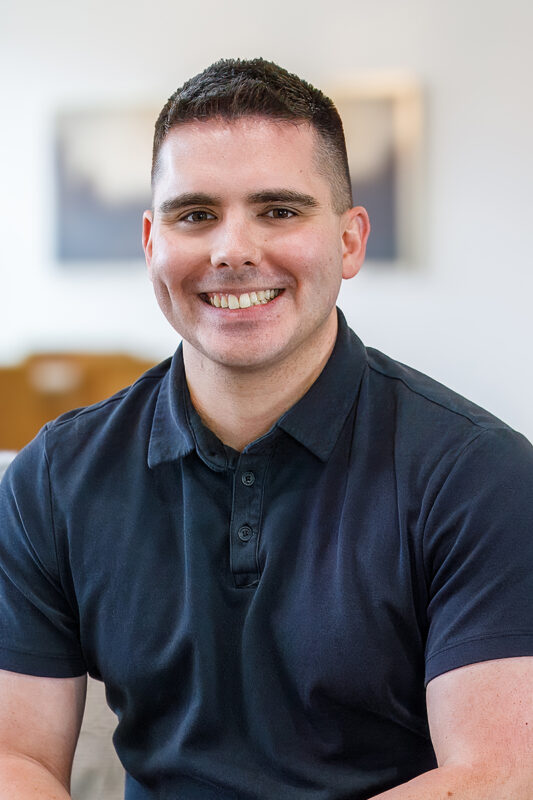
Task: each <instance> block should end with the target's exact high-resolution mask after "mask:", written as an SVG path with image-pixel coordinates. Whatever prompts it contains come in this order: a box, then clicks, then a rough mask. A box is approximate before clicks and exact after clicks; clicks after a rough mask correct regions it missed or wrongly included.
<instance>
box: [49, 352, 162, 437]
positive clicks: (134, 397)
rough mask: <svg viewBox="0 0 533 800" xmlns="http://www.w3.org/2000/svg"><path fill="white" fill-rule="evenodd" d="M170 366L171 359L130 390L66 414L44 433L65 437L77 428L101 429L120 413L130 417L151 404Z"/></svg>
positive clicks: (145, 375)
mask: <svg viewBox="0 0 533 800" xmlns="http://www.w3.org/2000/svg"><path fill="white" fill-rule="evenodd" d="M171 363H172V359H171V358H167V359H165V361H162V362H161V363H160V364H157V365H156V366H155V367H152V368H151V369H149V370H148V371H147V372H145V373H144V374H143V375H141V376H140V377H139V378H138V379H137V380H136V381H135V382H134V383H132V384H131V386H126V387H124V388H123V389H120V390H119V391H118V392H116V393H115V394H113V395H111V396H110V397H107V398H106V399H105V400H101V401H100V402H98V403H94V404H93V405H90V406H84V407H82V408H75V409H72V410H71V411H67V412H66V413H65V414H61V416H59V417H57V418H56V419H55V420H52V421H51V422H48V423H47V424H46V425H45V428H44V429H43V430H45V431H46V432H47V433H48V434H50V435H52V436H55V435H65V434H67V433H68V432H69V431H70V430H72V429H74V428H76V427H79V426H83V427H91V426H95V427H100V426H102V425H103V424H105V423H106V421H107V420H108V419H109V418H112V417H114V416H120V415H121V414H123V413H126V414H131V413H132V412H135V411H140V410H141V409H142V408H143V407H144V406H145V405H146V404H147V403H150V400H151V399H152V398H154V396H155V397H156V396H157V392H158V391H159V388H160V386H161V383H162V381H163V380H164V378H165V376H166V375H167V374H168V372H169V369H170V365H171Z"/></svg>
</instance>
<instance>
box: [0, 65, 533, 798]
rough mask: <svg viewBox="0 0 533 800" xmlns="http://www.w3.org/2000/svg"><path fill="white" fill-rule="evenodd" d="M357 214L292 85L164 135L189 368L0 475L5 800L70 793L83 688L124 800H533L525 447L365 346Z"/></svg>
mask: <svg viewBox="0 0 533 800" xmlns="http://www.w3.org/2000/svg"><path fill="white" fill-rule="evenodd" d="M349 187H350V183H349V176H348V169H347V161H346V153H345V147H344V140H343V136H342V126H341V123H340V120H339V118H338V115H337V113H336V111H335V109H334V107H333V106H332V104H331V102H330V101H329V100H328V99H327V98H325V97H324V96H323V95H322V94H321V93H320V92H319V91H317V90H316V89H313V88H312V87H310V86H309V85H308V84H306V83H305V82H302V81H301V80H300V79H298V78H296V77H295V76H291V75H289V74H288V73H287V72H285V71H284V70H282V69H280V68H279V67H277V66H275V65H273V64H269V63H267V62H264V61H262V60H255V61H250V62H239V61H225V62H219V63H217V64H214V65H213V66H212V67H210V68H208V69H207V70H205V71H204V72H203V73H202V74H201V75H199V76H196V77H195V78H193V79H192V80H191V81H189V82H188V83H186V84H185V85H184V86H183V87H182V88H181V89H180V90H178V91H177V92H176V93H175V95H173V96H172V97H171V98H170V100H169V102H168V103H167V105H166V106H165V108H164V109H163V111H162V113H161V115H160V117H159V120H158V122H157V125H156V133H155V141H154V158H153V208H152V210H151V211H147V212H146V213H145V215H144V230H143V243H144V249H145V253H146V261H147V265H148V271H149V275H150V278H151V280H152V282H153V285H154V289H155V293H156V296H157V299H158V302H159V304H160V306H161V308H162V310H163V313H164V314H165V316H166V317H167V318H168V320H169V321H170V323H171V324H172V325H173V326H174V327H175V329H176V330H177V331H178V333H179V334H181V336H182V337H183V344H182V347H180V348H179V349H178V351H177V353H176V354H175V356H174V358H173V359H172V360H169V361H167V362H164V363H163V364H161V365H160V366H159V367H156V368H154V369H153V370H151V371H150V372H148V373H147V374H146V375H145V376H143V377H142V378H141V379H140V380H139V381H138V382H137V383H136V384H134V386H133V387H131V388H129V389H127V390H124V391H123V392H120V393H119V394H118V395H116V396H115V397H113V398H110V399H109V400H107V401H105V402H104V403H100V404H99V405H97V406H94V407H91V408H88V409H84V410H81V411H80V410H78V411H75V412H72V413H69V414H67V415H64V416H63V417H62V418H60V419H59V421H56V422H54V423H51V424H49V425H48V426H47V427H46V429H45V430H43V431H42V432H41V433H40V434H39V436H38V437H37V438H36V439H35V440H34V442H32V443H31V444H30V445H29V446H28V447H27V448H26V449H25V450H24V451H23V453H22V454H21V455H20V456H19V457H18V458H17V460H16V461H15V462H14V464H13V465H12V467H11V468H10V469H9V470H8V473H7V474H6V478H5V480H4V482H3V484H2V498H1V506H0V509H1V516H0V523H1V526H2V528H1V531H2V536H1V542H2V545H1V552H0V559H1V560H0V563H1V564H2V572H1V575H2V580H1V584H0V585H1V591H2V604H3V605H2V617H1V626H0V630H1V637H0V642H1V650H0V659H1V660H0V666H1V667H2V668H3V669H4V672H3V673H2V677H1V681H0V692H1V698H2V702H1V704H0V709H1V711H0V743H1V753H2V756H1V759H0V764H1V767H0V769H1V772H2V787H3V788H2V789H0V798H4V797H6V798H7V797H9V798H13V797H17V798H20V800H23V798H30V797H31V798H34V797H38V798H47V800H48V798H55V799H57V800H60V799H61V800H64V798H67V797H68V780H69V769H70V764H71V759H72V752H73V749H74V746H75V741H76V735H77V731H78V729H79V724H80V719H81V715H82V708H83V695H84V680H85V678H84V675H85V673H86V672H89V673H90V674H91V675H93V676H95V677H97V678H100V679H102V680H103V681H104V682H105V684H106V690H107V696H108V701H109V704H110V706H111V707H112V708H113V710H114V711H115V712H116V713H117V715H118V721H119V722H118V728H117V731H116V734H115V745H116V748H117V752H118V754H119V755H120V757H121V760H122V762H123V764H124V766H125V768H126V771H127V785H126V797H127V798H128V800H148V799H149V798H160V799H162V798H165V799H166V798H168V799H169V800H170V798H172V799H173V800H175V799H177V798H180V800H181V799H183V800H189V798H202V800H209V799H210V798H226V799H227V800H229V798H234V799H235V798H238V800H251V799H252V798H254V799H257V798H268V799H269V800H270V799H272V800H277V799H278V798H287V799H291V800H292V799H293V798H294V799H296V798H298V800H304V798H313V800H319V798H320V800H322V799H323V800H326V798H328V800H341V798H342V799H343V800H347V798H350V799H351V800H363V799H365V800H368V799H369V798H374V800H377V799H378V798H379V800H418V798H421V799H422V800H441V798H449V797H453V798H456V800H511V798H512V800H528V799H529V798H531V797H532V796H533V766H532V765H533V758H532V756H533V744H532V735H533V713H532V711H533V692H532V688H531V687H532V677H533V666H532V664H533V659H532V656H533V596H532V595H533V593H532V591H531V569H532V567H533V537H532V536H531V524H532V522H533V511H532V504H531V495H532V477H533V456H532V449H531V447H530V445H529V444H528V443H527V442H526V440H525V439H524V438H523V437H521V436H520V435H519V434H516V433H515V432H514V431H512V430H510V429H509V428H508V427H507V426H506V425H504V424H503V423H501V422H499V421H498V420H496V419H495V418H494V417H492V416H491V415H490V414H488V413H487V412H485V411H483V410H482V409H479V408H478V407H476V406H474V405H472V404H471V403H469V402H468V401H466V400H464V399H463V398H461V397H458V396H457V395H455V394H453V393H452V392H450V391H449V390H447V389H445V388H444V387H442V386H441V385H439V384H437V383H435V382H434V381H431V380H430V379H429V378H426V377H425V376H423V375H421V374H420V373H417V372H416V371H414V370H412V369H409V368H407V367H404V366H402V365H400V364H398V363H396V362H394V361H392V360H391V359H389V358H387V357H386V356H384V355H383V354H381V353H378V352H377V351H374V350H371V349H365V347H364V346H363V345H362V343H361V342H360V341H359V339H357V337H356V336H355V334H353V333H352V332H351V331H350V330H349V328H348V327H347V325H346V322H345V321H344V318H343V317H342V315H341V314H340V312H337V310H336V308H335V302H336V298H337V294H338V290H339V285H340V282H341V280H342V279H343V278H345V279H347V278H351V277H353V276H354V275H356V273H357V272H358V270H359V268H360V267H361V264H362V262H363V259H364V254H365V243H366V240H367V236H368V233H369V221H368V217H367V214H366V212H365V210H364V209H363V208H361V207H355V208H352V202H351V197H350V188H349ZM426 686H427V689H426Z"/></svg>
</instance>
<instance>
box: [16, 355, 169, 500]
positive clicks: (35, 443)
mask: <svg viewBox="0 0 533 800" xmlns="http://www.w3.org/2000/svg"><path fill="white" fill-rule="evenodd" d="M171 363H172V359H171V358H168V359H166V360H165V361H163V362H161V363H160V364H158V365H156V366H155V367H152V368H151V369H150V370H148V371H147V372H145V373H144V374H143V375H141V376H140V377H139V378H138V379H137V380H136V381H135V382H134V383H133V384H132V385H131V386H127V387H125V388H123V389H121V390H120V391H118V392H116V394H114V395H112V396H111V397H108V398H106V399H105V400H102V401H100V402H99V403H95V404H93V405H90V406H85V407H82V408H76V409H73V410H71V411H68V412H66V413H65V414H62V415H61V416H59V417H57V418H56V419H54V420H52V421H50V422H48V423H46V425H45V426H44V427H43V428H42V429H41V430H40V431H39V433H38V434H37V436H36V437H35V438H34V439H33V440H32V441H31V442H30V443H29V444H27V445H26V447H24V448H23V449H22V450H21V451H20V453H18V455H17V456H16V458H15V459H14V461H13V462H12V463H11V465H10V466H9V467H8V470H7V472H6V476H5V479H4V481H3V483H4V482H5V484H6V485H7V484H8V483H11V481H14V485H15V486H16V485H20V482H21V481H22V482H25V481H26V480H27V481H29V482H30V483H31V482H32V481H34V480H35V475H37V474H42V475H43V476H45V475H47V476H51V475H52V473H53V474H54V477H55V478H56V479H57V478H58V477H61V478H62V479H67V478H69V480H74V478H75V475H78V476H80V475H83V474H85V472H86V470H87V469H88V468H89V466H90V465H91V464H94V465H97V467H101V466H102V463H105V462H106V461H109V458H110V456H112V455H113V454H117V455H118V454H122V455H123V457H124V458H127V457H128V453H129V454H130V455H131V449H132V447H133V448H139V447H141V448H142V449H143V450H145V449H146V446H147V445H146V442H147V439H148V438H149V436H150V431H151V427H152V422H153V416H154V409H155V405H156V402H157V397H158V395H159V391H160V389H161V386H162V384H163V382H164V381H165V379H167V380H168V374H169V370H170V365H171ZM97 467H95V468H97Z"/></svg>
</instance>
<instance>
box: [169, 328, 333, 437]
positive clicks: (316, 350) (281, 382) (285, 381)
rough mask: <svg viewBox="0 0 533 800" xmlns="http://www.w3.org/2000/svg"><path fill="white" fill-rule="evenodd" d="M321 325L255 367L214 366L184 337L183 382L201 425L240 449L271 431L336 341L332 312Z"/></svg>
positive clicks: (314, 376)
mask: <svg viewBox="0 0 533 800" xmlns="http://www.w3.org/2000/svg"><path fill="white" fill-rule="evenodd" d="M324 328H325V329H324V330H323V331H320V334H319V337H318V339H317V338H314V339H313V341H312V342H311V343H310V344H307V343H306V345H305V346H304V347H303V348H302V349H299V350H298V351H297V352H294V353H292V354H291V355H290V356H289V357H288V358H286V359H284V360H283V361H282V362H280V363H272V364H270V365H266V366H262V367H261V368H260V369H257V370H250V369H242V368H235V367H228V366H224V365H220V364H216V363H214V362H212V361H210V360H209V359H208V358H207V357H205V356H204V355H203V354H202V353H200V352H199V351H198V350H196V349H195V348H193V347H192V346H191V345H190V344H189V343H188V342H186V341H184V342H183V361H184V366H185V375H186V378H187V385H188V387H189V393H190V396H191V401H192V404H193V405H194V407H195V408H196V410H197V412H198V414H199V415H200V418H201V420H202V422H203V423H204V425H206V426H207V427H208V428H209V429H210V430H211V431H212V432H213V433H214V434H215V435H216V436H218V438H219V439H220V440H221V441H222V442H223V443H224V444H226V445H229V446H230V447H233V448H234V449H235V450H239V451H241V450H243V448H244V447H246V445H248V444H250V442H253V441H255V439H258V438H259V437H260V436H262V435H263V434H265V433H266V432H267V431H268V430H270V428H271V427H272V425H273V424H274V423H275V422H276V420H278V419H279V418H280V417H281V416H282V414H284V413H285V411H288V409H289V408H291V406H293V405H294V404H295V403H296V402H297V401H298V400H299V399H300V398H301V397H303V395H304V394H305V393H306V392H307V390H308V389H309V388H310V387H311V386H312V384H313V383H314V382H315V381H316V379H317V378H318V376H319V375H320V373H321V372H322V370H323V369H324V367H325V365H326V363H327V361H328V359H329V357H330V355H331V352H332V350H333V347H334V345H335V339H336V335H337V316H336V313H335V315H334V316H333V317H332V318H331V321H328V324H326V325H325V326H324Z"/></svg>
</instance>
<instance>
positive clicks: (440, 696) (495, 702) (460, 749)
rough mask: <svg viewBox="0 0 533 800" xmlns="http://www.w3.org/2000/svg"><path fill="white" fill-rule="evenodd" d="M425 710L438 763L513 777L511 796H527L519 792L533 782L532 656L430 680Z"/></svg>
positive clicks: (461, 670) (503, 778)
mask: <svg viewBox="0 0 533 800" xmlns="http://www.w3.org/2000/svg"><path fill="white" fill-rule="evenodd" d="M427 710H428V718H429V725H430V731H431V739H432V742H433V746H434V749H435V753H436V756H437V761H438V764H439V766H448V765H458V766H460V765H464V766H467V767H470V766H473V767H476V768H477V767H479V768H480V769H481V770H483V771H484V773H485V774H487V773H492V774H494V776H495V780H500V779H502V780H512V781H514V780H515V779H516V781H517V783H516V787H517V788H516V795H513V796H516V797H517V800H518V798H519V797H520V798H521V797H526V795H525V794H520V792H523V791H524V790H525V789H524V787H526V788H527V787H531V785H532V782H533V657H522V658H508V659H499V660H495V661H485V662H482V663H477V664H471V665H469V666H466V667H461V668H459V669H455V670H452V671H450V672H446V673H444V674H442V675H439V676H438V677H437V678H434V679H433V680H432V681H430V683H429V684H428V687H427ZM514 785H515V784H513V786H514ZM527 796H528V797H529V795H527Z"/></svg>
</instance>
